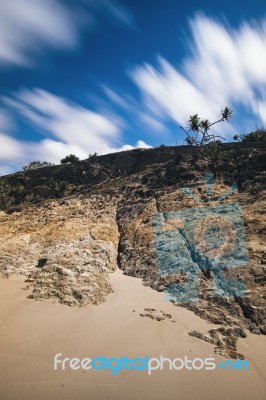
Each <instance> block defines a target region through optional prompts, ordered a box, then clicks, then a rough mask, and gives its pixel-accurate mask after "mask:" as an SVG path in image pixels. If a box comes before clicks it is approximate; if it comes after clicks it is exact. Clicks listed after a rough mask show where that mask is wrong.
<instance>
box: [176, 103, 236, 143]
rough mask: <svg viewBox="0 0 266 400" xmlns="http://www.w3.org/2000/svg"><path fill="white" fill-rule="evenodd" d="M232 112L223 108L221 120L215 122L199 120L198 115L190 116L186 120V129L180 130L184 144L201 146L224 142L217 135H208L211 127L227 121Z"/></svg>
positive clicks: (227, 108)
mask: <svg viewBox="0 0 266 400" xmlns="http://www.w3.org/2000/svg"><path fill="white" fill-rule="evenodd" d="M232 114H233V110H231V109H230V108H229V107H225V108H224V109H223V110H222V111H221V118H220V119H218V120H217V121H215V122H210V121H209V120H208V119H201V118H200V117H199V116H198V114H194V115H190V117H189V120H188V129H185V128H183V127H182V126H180V128H181V129H182V130H183V131H184V132H185V133H186V135H187V137H186V142H187V144H188V145H189V146H203V145H206V144H209V143H213V142H221V140H220V139H222V140H225V139H224V138H223V137H221V136H219V135H215V134H213V133H210V129H211V127H212V126H213V125H215V124H218V123H219V122H223V121H229V119H230V118H231V117H232Z"/></svg>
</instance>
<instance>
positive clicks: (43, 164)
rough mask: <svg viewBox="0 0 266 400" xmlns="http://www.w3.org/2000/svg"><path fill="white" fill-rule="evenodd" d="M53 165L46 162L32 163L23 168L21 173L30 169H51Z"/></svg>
mask: <svg viewBox="0 0 266 400" xmlns="http://www.w3.org/2000/svg"><path fill="white" fill-rule="evenodd" d="M53 165H54V164H52V163H50V162H48V161H32V162H30V163H29V164H27V165H25V166H24V167H23V171H29V170H32V169H38V168H43V167H51V166H53Z"/></svg>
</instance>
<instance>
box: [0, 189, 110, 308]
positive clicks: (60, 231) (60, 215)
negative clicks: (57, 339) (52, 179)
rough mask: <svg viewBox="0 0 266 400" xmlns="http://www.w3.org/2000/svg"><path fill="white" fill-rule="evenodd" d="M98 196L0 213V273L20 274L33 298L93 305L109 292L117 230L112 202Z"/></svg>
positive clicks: (102, 299)
mask: <svg viewBox="0 0 266 400" xmlns="http://www.w3.org/2000/svg"><path fill="white" fill-rule="evenodd" d="M106 200H107V199H106V198H103V197H101V196H93V197H91V198H89V199H82V200H80V199H69V200H58V201H54V202H50V203H47V204H43V205H42V206H39V207H35V206H33V207H29V208H27V209H25V210H23V211H21V212H19V213H18V212H14V213H12V214H11V215H8V214H4V213H3V212H2V213H1V216H0V221H1V222H0V227H1V247H0V249H1V250H0V270H1V271H2V273H3V275H4V276H7V277H8V276H9V275H10V274H12V273H19V274H24V275H26V276H27V280H26V282H28V283H29V287H32V288H33V291H32V293H31V294H30V297H31V298H34V299H46V298H53V299H55V300H57V301H60V302H61V303H64V304H68V305H71V306H74V305H86V304H88V303H93V304H98V303H100V302H102V301H104V299H105V296H106V294H108V293H110V292H111V291H112V288H111V285H110V282H109V274H110V272H112V271H113V270H114V269H115V268H116V258H117V246H118V229H117V225H116V222H115V202H110V203H109V204H108V203H107V201H106Z"/></svg>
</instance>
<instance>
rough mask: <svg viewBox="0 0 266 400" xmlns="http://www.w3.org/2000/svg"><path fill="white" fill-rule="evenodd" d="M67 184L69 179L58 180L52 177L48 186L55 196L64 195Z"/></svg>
mask: <svg viewBox="0 0 266 400" xmlns="http://www.w3.org/2000/svg"><path fill="white" fill-rule="evenodd" d="M67 185H68V183H67V181H64V180H57V179H54V178H51V179H49V181H48V187H49V188H50V189H52V191H53V192H54V195H55V197H62V196H63V195H64V194H65V191H66V189H67Z"/></svg>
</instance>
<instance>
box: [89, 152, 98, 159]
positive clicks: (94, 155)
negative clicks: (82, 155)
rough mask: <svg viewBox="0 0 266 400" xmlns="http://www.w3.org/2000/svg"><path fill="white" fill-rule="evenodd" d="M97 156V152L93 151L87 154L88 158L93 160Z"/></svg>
mask: <svg viewBox="0 0 266 400" xmlns="http://www.w3.org/2000/svg"><path fill="white" fill-rule="evenodd" d="M97 156H98V153H96V152H95V153H93V154H89V156H88V158H89V160H92V161H94V160H96V158H97Z"/></svg>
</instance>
